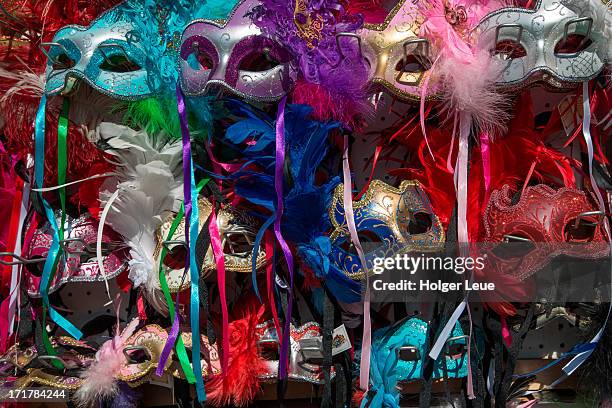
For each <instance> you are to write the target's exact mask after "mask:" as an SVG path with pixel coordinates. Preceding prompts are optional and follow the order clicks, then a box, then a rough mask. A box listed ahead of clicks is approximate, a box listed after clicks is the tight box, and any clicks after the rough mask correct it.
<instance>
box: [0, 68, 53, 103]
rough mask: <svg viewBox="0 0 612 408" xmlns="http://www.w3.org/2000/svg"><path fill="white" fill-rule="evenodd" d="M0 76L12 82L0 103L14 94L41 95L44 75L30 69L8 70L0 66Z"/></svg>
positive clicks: (43, 89) (43, 87) (43, 86)
mask: <svg viewBox="0 0 612 408" xmlns="http://www.w3.org/2000/svg"><path fill="white" fill-rule="evenodd" d="M0 78H3V79H6V80H9V81H10V82H14V83H15V84H14V85H13V86H12V87H10V88H9V89H8V90H7V91H6V92H5V93H4V95H2V97H0V104H2V105H3V104H5V103H6V102H7V101H8V100H10V98H11V97H13V96H14V95H15V94H22V95H28V96H33V97H41V96H42V94H43V93H44V91H45V76H44V74H41V75H38V74H35V73H34V72H31V71H8V70H6V69H4V68H2V67H0Z"/></svg>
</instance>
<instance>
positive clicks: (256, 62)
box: [238, 47, 281, 72]
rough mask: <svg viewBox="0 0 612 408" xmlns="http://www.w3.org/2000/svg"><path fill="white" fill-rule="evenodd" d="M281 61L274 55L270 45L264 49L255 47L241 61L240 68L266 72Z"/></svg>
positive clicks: (241, 69)
mask: <svg viewBox="0 0 612 408" xmlns="http://www.w3.org/2000/svg"><path fill="white" fill-rule="evenodd" d="M280 64H281V63H280V62H279V61H278V60H277V59H276V58H275V57H274V56H273V55H272V51H271V50H270V48H268V47H264V48H263V50H257V49H254V50H253V51H251V52H250V53H249V54H247V56H246V57H245V58H243V59H242V61H240V65H239V66H238V69H239V70H240V71H251V72H264V71H268V70H271V69H273V68H275V67H277V66H279V65H280Z"/></svg>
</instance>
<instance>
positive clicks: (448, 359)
mask: <svg viewBox="0 0 612 408" xmlns="http://www.w3.org/2000/svg"><path fill="white" fill-rule="evenodd" d="M428 329H429V325H428V324H427V323H426V322H424V321H422V320H420V319H418V318H411V319H407V320H405V321H404V322H403V323H401V324H396V325H394V326H390V327H385V328H382V329H379V330H377V331H375V332H374V334H373V338H372V354H371V356H372V358H371V366H370V383H371V384H370V385H371V387H370V388H371V390H372V391H373V392H372V393H370V394H366V399H367V400H369V401H368V402H370V401H371V403H370V406H372V407H393V408H399V398H400V395H399V391H398V389H397V385H398V382H400V381H411V380H417V379H421V378H423V375H422V374H423V368H424V365H425V361H426V359H427V358H429V357H428V356H427V353H428V350H427V331H428ZM467 370H468V364H467V336H464V334H463V330H462V329H461V326H460V325H459V323H457V324H456V325H455V328H454V329H453V331H452V333H451V337H450V338H449V339H448V340H447V343H446V347H445V349H444V352H443V353H442V354H441V355H440V357H439V358H438V360H436V362H435V365H434V370H433V374H432V376H433V378H434V379H438V378H445V377H446V378H464V377H466V376H467ZM362 406H363V404H362Z"/></svg>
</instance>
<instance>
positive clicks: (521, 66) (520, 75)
mask: <svg viewBox="0 0 612 408" xmlns="http://www.w3.org/2000/svg"><path fill="white" fill-rule="evenodd" d="M582 3H583V7H584V8H585V9H586V8H587V3H589V2H588V1H585V2H582ZM477 31H478V32H479V33H480V37H479V43H480V46H481V47H483V48H487V47H488V48H489V49H491V50H492V51H493V52H495V53H496V54H497V55H498V56H499V57H500V58H502V59H504V60H507V65H506V67H505V68H504V69H503V71H502V74H501V76H500V78H499V79H498V80H497V84H498V85H503V86H527V85H529V84H531V83H534V82H537V81H545V82H547V83H548V84H549V85H552V86H553V87H567V86H570V85H571V83H575V82H584V81H587V80H589V79H592V78H594V77H595V76H596V75H597V74H598V73H599V72H601V70H602V69H603V67H604V65H605V62H606V59H607V52H608V50H607V41H608V40H607V39H606V35H605V33H604V32H603V31H602V29H601V27H598V26H597V25H596V24H594V21H593V18H592V17H588V16H586V14H584V13H583V12H582V10H580V9H579V8H578V9H575V10H574V9H569V8H567V7H565V6H564V5H563V4H562V3H561V2H559V1H557V0H538V2H537V4H536V7H535V9H534V10H529V9H521V8H514V7H513V8H505V9H500V10H498V11H495V12H493V13H491V14H489V15H488V16H486V17H485V18H484V19H483V20H482V22H481V23H480V25H479V26H478V29H477ZM568 83H569V84H568Z"/></svg>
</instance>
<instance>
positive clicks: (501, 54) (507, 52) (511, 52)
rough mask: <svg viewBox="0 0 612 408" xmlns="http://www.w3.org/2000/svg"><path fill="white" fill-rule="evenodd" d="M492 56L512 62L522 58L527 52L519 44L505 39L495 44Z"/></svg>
mask: <svg viewBox="0 0 612 408" xmlns="http://www.w3.org/2000/svg"><path fill="white" fill-rule="evenodd" d="M494 55H496V56H497V57H498V58H500V59H502V60H513V59H517V58H523V57H525V56H526V55H527V50H525V47H523V45H522V44H521V43H520V42H517V41H515V40H511V39H507V40H501V41H499V42H498V43H497V44H495V50H494Z"/></svg>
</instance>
